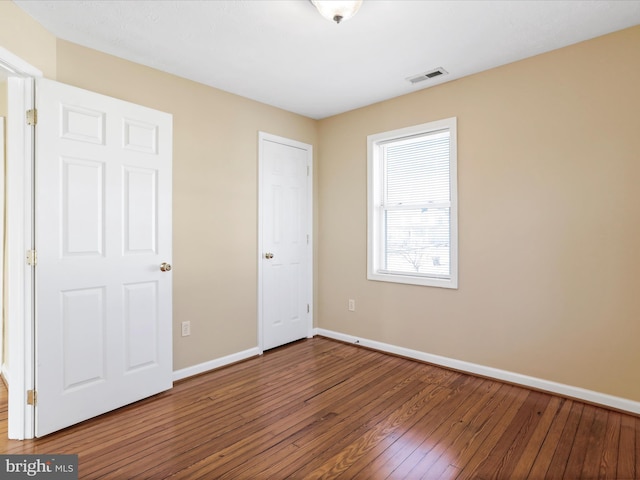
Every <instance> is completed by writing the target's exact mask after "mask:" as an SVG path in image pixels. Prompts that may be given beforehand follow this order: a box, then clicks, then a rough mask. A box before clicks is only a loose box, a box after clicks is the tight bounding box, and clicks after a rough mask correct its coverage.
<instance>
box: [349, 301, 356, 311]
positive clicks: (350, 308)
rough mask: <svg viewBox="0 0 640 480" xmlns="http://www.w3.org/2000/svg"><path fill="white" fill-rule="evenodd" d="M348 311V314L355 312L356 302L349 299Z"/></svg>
mask: <svg viewBox="0 0 640 480" xmlns="http://www.w3.org/2000/svg"><path fill="white" fill-rule="evenodd" d="M349 311H350V312H355V311H356V301H355V300H354V299H352V298H350V299H349Z"/></svg>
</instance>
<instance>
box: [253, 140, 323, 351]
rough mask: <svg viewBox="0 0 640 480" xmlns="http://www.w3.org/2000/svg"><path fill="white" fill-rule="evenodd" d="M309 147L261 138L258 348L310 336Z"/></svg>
mask: <svg viewBox="0 0 640 480" xmlns="http://www.w3.org/2000/svg"><path fill="white" fill-rule="evenodd" d="M311 160H312V148H311V145H307V144H303V143H300V142H296V141H293V140H288V139H285V138H282V137H276V136H274V135H269V134H265V133H260V198H259V202H260V209H259V210H260V233H261V235H260V238H261V245H260V267H259V270H260V288H259V297H260V298H259V308H260V327H261V328H260V331H261V334H262V339H261V340H262V349H263V350H267V349H269V348H274V347H277V346H279V345H284V344H285V343H289V342H292V341H294V340H299V339H301V338H304V337H309V336H311V328H312V315H311V298H312V294H311V292H312V281H311V279H312V245H311V225H312V223H311V198H312V197H311Z"/></svg>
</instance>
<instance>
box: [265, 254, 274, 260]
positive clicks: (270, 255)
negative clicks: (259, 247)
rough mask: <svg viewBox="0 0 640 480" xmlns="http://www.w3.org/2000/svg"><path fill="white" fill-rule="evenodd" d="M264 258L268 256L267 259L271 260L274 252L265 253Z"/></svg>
mask: <svg viewBox="0 0 640 480" xmlns="http://www.w3.org/2000/svg"><path fill="white" fill-rule="evenodd" d="M264 258H266V259H267V260H271V259H272V258H273V253H265V254H264Z"/></svg>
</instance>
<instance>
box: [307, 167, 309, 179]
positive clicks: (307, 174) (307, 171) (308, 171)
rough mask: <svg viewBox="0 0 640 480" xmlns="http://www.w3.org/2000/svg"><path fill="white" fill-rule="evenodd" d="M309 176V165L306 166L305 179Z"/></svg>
mask: <svg viewBox="0 0 640 480" xmlns="http://www.w3.org/2000/svg"><path fill="white" fill-rule="evenodd" d="M308 176H309V165H307V177H308Z"/></svg>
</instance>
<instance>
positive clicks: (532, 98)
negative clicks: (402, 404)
mask: <svg viewBox="0 0 640 480" xmlns="http://www.w3.org/2000/svg"><path fill="white" fill-rule="evenodd" d="M639 52H640V27H635V28H632V29H628V30H625V31H621V32H618V33H614V34H611V35H608V36H605V37H601V38H598V39H595V40H592V41H588V42H584V43H581V44H577V45H574V46H570V47H567V48H563V49H560V50H557V51H554V52H551V53H548V54H545V55H540V56H537V57H534V58H530V59H527V60H524V61H521V62H517V63H514V64H510V65H507V66H504V67H502V68H497V69H493V70H490V71H487V72H484V73H481V74H478V75H474V76H471V77H467V78H464V79H461V80H457V81H453V82H450V83H447V84H444V85H441V86H437V87H435V88H431V89H426V90H422V91H420V92H416V93H414V94H411V95H407V96H404V97H400V98H397V99H394V100H390V101H387V102H383V103H380V104H376V105H372V106H370V107H367V108H363V109H359V110H356V111H352V112H349V113H345V114H343V115H339V116H335V117H332V118H329V119H325V120H323V121H321V122H320V133H319V138H320V145H319V151H320V158H319V183H320V198H319V201H320V218H319V237H318V243H319V246H320V247H319V257H318V265H319V285H318V288H319V292H320V297H319V302H317V307H318V312H319V314H318V326H319V327H321V328H325V329H329V330H334V331H338V332H344V333H347V334H352V335H356V336H360V337H363V338H368V339H372V340H376V341H380V342H386V343H390V344H394V345H398V346H402V347H406V348H410V349H415V350H419V351H423V352H428V353H432V354H438V355H443V356H446V357H451V358H454V359H459V360H464V361H468V362H473V363H477V364H481V365H485V366H491V367H495V368H499V369H504V370H509V371H513V372H518V373H521V374H525V375H531V376H535V377H540V378H543V379H547V380H552V381H556V382H560V383H564V384H568V385H573V386H578V387H582V388H586V389H590V390H595V391H599V392H604V393H607V394H611V395H616V396H620V397H625V398H628V399H632V400H635V401H640V382H639V381H638V379H639V378H640V348H639V347H638V339H640V294H639V292H640V281H639V280H638V277H637V270H638V266H640V248H639V245H640V186H639V185H640V113H639V112H640V88H638V86H639V85H640V57H639ZM452 116H456V117H457V118H458V188H459V232H460V237H459V242H460V249H459V263H460V269H459V275H460V276H459V286H460V288H459V289H458V290H446V289H438V288H429V287H419V286H409V285H398V284H391V283H382V282H373V281H367V279H366V250H367V249H366V240H367V220H366V201H367V198H366V195H367V168H366V167H367V156H366V137H367V135H369V134H373V133H378V132H383V131H387V130H391V129H396V128H400V127H405V126H409V125H414V124H419V123H423V122H428V121H431V120H436V119H442V118H447V117H452ZM349 298H354V299H355V300H356V302H357V303H356V304H357V311H356V312H348V311H347V299H349Z"/></svg>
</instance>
